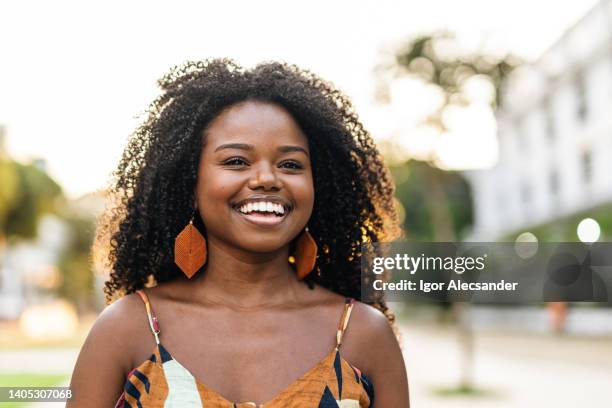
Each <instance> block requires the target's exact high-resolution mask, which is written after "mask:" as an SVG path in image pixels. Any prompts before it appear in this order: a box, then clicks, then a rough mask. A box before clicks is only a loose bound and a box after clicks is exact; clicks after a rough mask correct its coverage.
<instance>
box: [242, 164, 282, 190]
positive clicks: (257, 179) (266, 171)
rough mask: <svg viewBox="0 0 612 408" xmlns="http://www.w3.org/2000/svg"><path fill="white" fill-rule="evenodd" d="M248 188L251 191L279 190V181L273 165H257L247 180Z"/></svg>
mask: <svg viewBox="0 0 612 408" xmlns="http://www.w3.org/2000/svg"><path fill="white" fill-rule="evenodd" d="M249 187H250V188H252V189H253V190H254V189H257V188H263V189H264V190H269V189H272V188H275V189H280V187H281V185H280V180H279V178H278V175H277V174H276V169H275V168H274V165H272V164H270V163H261V164H260V165H258V166H257V168H256V169H255V172H254V174H253V175H252V177H251V179H250V180H249Z"/></svg>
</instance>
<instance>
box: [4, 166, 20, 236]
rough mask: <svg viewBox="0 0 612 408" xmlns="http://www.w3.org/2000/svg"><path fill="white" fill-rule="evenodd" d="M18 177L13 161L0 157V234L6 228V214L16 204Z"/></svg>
mask: <svg viewBox="0 0 612 408" xmlns="http://www.w3.org/2000/svg"><path fill="white" fill-rule="evenodd" d="M18 183H19V178H18V175H17V169H16V166H15V164H14V162H12V161H9V160H4V159H0V235H1V234H2V232H3V231H5V230H6V222H7V216H8V214H9V212H10V211H11V210H12V209H13V208H14V207H15V206H16V203H17V197H18V188H19V184H18Z"/></svg>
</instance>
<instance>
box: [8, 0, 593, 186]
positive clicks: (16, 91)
mask: <svg viewBox="0 0 612 408" xmlns="http://www.w3.org/2000/svg"><path fill="white" fill-rule="evenodd" d="M595 4H596V1H595V0H566V1H558V0H557V1H553V0H535V1H534V0H513V1H507V0H463V1H456V0H428V1H401V2H400V1H392V0H378V1H375V2H374V1H371V2H365V1H329V0H328V1H319V0H309V1H304V2H296V1H291V2H290V1H257V2H253V1H239V0H235V1H231V2H221V1H215V2H212V1H181V0H178V1H173V2H156V1H123V2H118V1H103V2H102V1H92V2H83V1H61V0H60V1H53V2H45V1H27V0H25V1H19V2H2V3H0V15H1V16H2V22H1V23H0V124H3V125H4V126H5V127H6V131H7V141H6V145H7V146H6V147H7V149H8V152H9V154H10V155H11V156H13V157H14V158H17V159H19V160H28V159H30V158H33V157H42V158H44V159H46V161H47V165H48V171H49V173H50V175H51V176H52V177H54V178H55V179H56V180H58V181H59V182H60V184H61V185H62V186H63V187H64V189H65V191H66V193H67V194H68V196H69V197H72V198H76V197H78V196H80V195H82V194H85V193H87V192H91V191H95V190H98V189H101V188H104V187H106V186H107V183H108V181H109V180H110V175H111V172H112V171H113V169H114V168H115V167H116V165H117V164H118V161H119V158H120V156H121V152H122V150H123V148H124V147H125V145H126V142H127V138H128V136H129V134H130V133H131V132H132V130H133V129H134V128H135V127H136V125H137V123H138V119H137V115H138V114H139V113H141V112H142V111H143V110H144V109H145V108H146V107H147V106H148V104H149V103H150V102H151V101H152V100H153V99H154V98H155V97H156V96H157V94H158V90H157V88H156V86H155V81H156V80H157V79H158V78H160V77H161V76H162V75H163V74H164V73H165V72H166V71H167V70H168V69H169V68H170V67H172V66H173V65H176V64H180V63H181V62H183V61H185V60H188V59H205V58H209V57H231V58H234V59H236V60H237V61H238V62H239V63H241V64H242V65H245V66H252V65H254V64H256V63H257V62H259V61H264V60H284V61H287V62H290V63H295V64H298V65H300V66H301V67H303V68H307V69H310V70H312V71H314V72H316V73H317V74H319V75H320V76H322V77H324V78H326V79H328V80H331V81H333V82H334V83H336V85H337V86H338V87H339V88H340V89H342V90H343V91H344V92H345V93H347V94H348V95H349V97H351V98H352V100H353V102H354V104H355V107H356V110H357V112H358V113H359V114H360V117H361V118H362V121H363V122H364V125H365V126H366V128H368V129H370V131H371V133H372V134H373V135H374V137H375V138H380V139H381V140H382V139H384V138H385V137H388V135H389V134H391V133H393V132H394V131H397V129H410V124H409V123H403V122H410V121H411V120H413V119H414V115H411V114H410V112H414V111H417V110H418V108H419V106H421V105H422V104H423V103H424V102H423V100H422V99H420V98H419V97H418V95H416V94H413V93H410V90H409V88H408V90H406V91H405V92H404V94H403V95H400V96H398V97H397V98H396V97H394V98H393V101H394V102H393V106H383V107H381V106H378V105H376V103H375V101H374V98H373V93H374V81H373V74H372V70H373V68H374V66H376V65H377V64H378V63H379V61H380V60H381V58H382V55H383V53H384V51H385V50H389V49H392V48H393V46H394V45H395V44H398V43H399V42H401V41H402V40H404V39H406V38H408V37H409V36H411V35H415V34H419V33H426V32H430V31H432V30H436V29H446V30H450V31H452V32H455V33H457V35H458V36H459V38H460V39H461V41H462V42H463V43H464V44H466V45H468V46H474V47H475V46H486V47H487V48H489V49H497V50H508V51H511V52H513V53H515V54H517V55H520V56H522V57H523V58H525V59H527V60H534V59H536V58H537V57H538V56H539V55H540V54H541V53H542V52H543V51H545V50H546V49H547V48H548V47H550V46H551V45H552V44H553V43H554V42H555V41H556V40H557V39H558V38H559V37H560V36H561V35H562V33H563V32H564V31H565V30H566V29H567V28H568V27H570V26H571V25H572V24H574V23H575V22H576V21H578V20H579V18H580V17H581V16H582V15H584V14H585V13H586V12H587V11H588V10H589V9H590V8H591V7H593V6H594V5H595ZM397 89H398V90H400V89H402V87H401V86H398V87H397ZM398 92H399V91H398ZM472 117H477V116H472ZM477 122H479V123H484V124H485V125H487V123H489V122H490V120H488V119H487V120H484V121H480V120H477ZM487 126H488V125H487ZM408 133H409V132H408ZM407 137H408V136H407ZM454 140H455V142H452V141H451V142H449V141H448V140H447V142H448V143H446V144H445V149H443V150H442V151H441V155H443V154H446V155H448V157H449V160H450V161H452V160H455V161H456V159H461V160H459V162H458V163H459V164H457V166H458V167H461V165H462V164H461V163H462V162H465V161H466V160H468V161H469V160H473V158H470V157H468V156H467V154H463V155H459V156H460V157H459V156H458V155H457V154H456V152H457V149H458V148H459V146H458V143H459V144H461V143H460V142H457V141H460V140H461V139H460V138H455V139H454ZM453 143H455V144H453ZM481 146H483V147H482V148H483V149H485V150H486V149H488V150H487V151H489V150H491V149H494V146H493V145H492V146H493V147H490V148H486V147H484V145H481ZM472 150H473V149H472ZM491 151H492V150H491ZM487 154H489V153H487ZM487 154H482V153H481V154H478V155H477V156H478V157H492V156H490V154H489V156H487ZM453 155H454V157H453Z"/></svg>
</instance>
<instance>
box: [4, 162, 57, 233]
mask: <svg viewBox="0 0 612 408" xmlns="http://www.w3.org/2000/svg"><path fill="white" fill-rule="evenodd" d="M5 183H6V184H5ZM61 197H63V195H62V189H61V187H60V186H59V184H57V183H56V182H55V181H54V180H53V179H52V178H51V177H49V175H47V173H45V172H44V171H42V170H40V169H39V168H37V167H36V166H35V165H34V164H21V163H18V162H15V161H8V160H6V161H2V162H0V198H1V199H2V200H1V202H0V234H2V235H4V236H6V237H7V238H8V239H9V240H10V239H24V238H25V239H31V238H34V237H35V236H36V226H37V224H38V220H39V219H40V216H41V215H42V214H44V213H47V212H53V211H54V210H55V200H56V199H58V198H61Z"/></svg>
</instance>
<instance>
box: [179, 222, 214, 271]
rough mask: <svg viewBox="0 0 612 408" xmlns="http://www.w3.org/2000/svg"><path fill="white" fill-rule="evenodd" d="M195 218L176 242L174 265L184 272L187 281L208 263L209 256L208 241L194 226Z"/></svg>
mask: <svg viewBox="0 0 612 408" xmlns="http://www.w3.org/2000/svg"><path fill="white" fill-rule="evenodd" d="M194 216H195V211H194ZM194 216H192V217H191V220H189V224H187V226H186V227H185V228H183V230H182V231H181V232H180V233H179V234H178V235H177V236H176V239H175V240H174V263H176V265H177V266H178V267H179V268H180V269H181V270H182V271H183V273H184V274H185V275H186V276H187V279H191V277H192V276H193V275H194V274H195V273H196V272H197V271H198V270H199V269H200V268H201V267H202V265H204V264H205V263H206V255H207V251H206V239H205V238H204V237H203V236H202V234H201V233H200V231H198V229H197V228H196V227H195V226H194V225H193V217H194Z"/></svg>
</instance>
